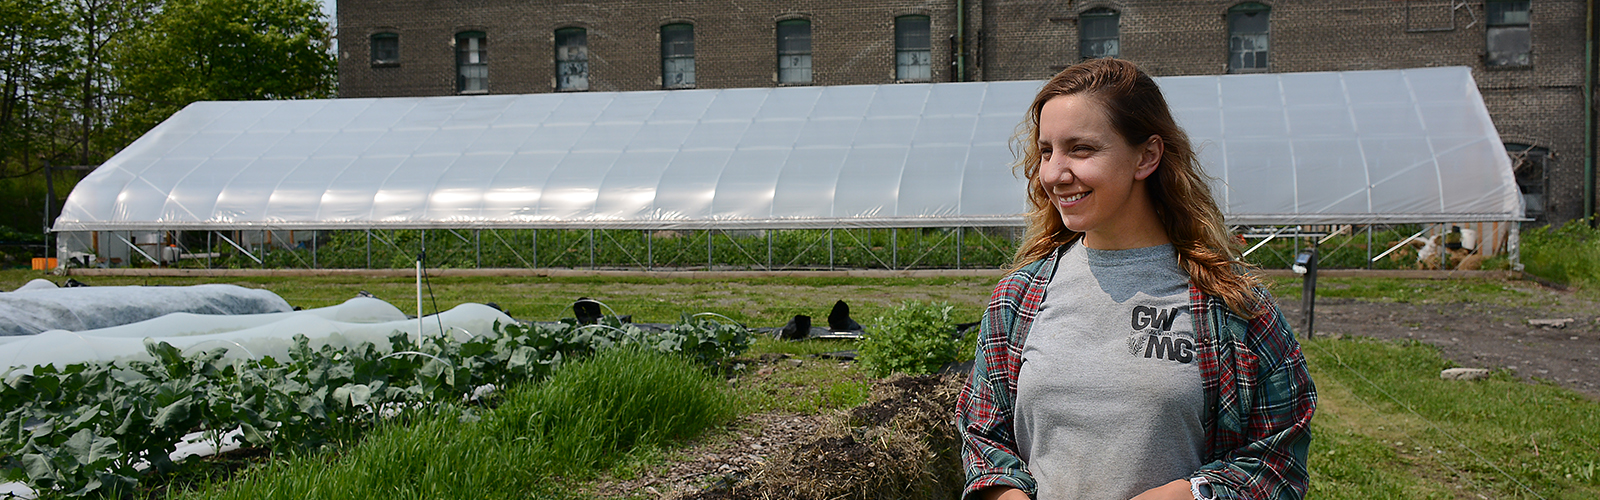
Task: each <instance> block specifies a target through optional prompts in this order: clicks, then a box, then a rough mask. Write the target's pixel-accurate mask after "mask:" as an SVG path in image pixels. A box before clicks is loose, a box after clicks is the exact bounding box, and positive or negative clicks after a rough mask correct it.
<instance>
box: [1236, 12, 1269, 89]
mask: <svg viewBox="0 0 1600 500" xmlns="http://www.w3.org/2000/svg"><path fill="white" fill-rule="evenodd" d="M1271 14H1272V13H1271V12H1270V11H1268V10H1267V7H1266V6H1265V5H1262V4H1258V3H1244V4H1239V5H1238V6H1235V7H1234V8H1232V9H1229V10H1228V71H1230V72H1252V71H1265V70H1266V69H1267V56H1268V53H1269V52H1268V50H1267V46H1268V39H1269V33H1270V30H1269V28H1270V26H1271V23H1270V17H1271Z"/></svg>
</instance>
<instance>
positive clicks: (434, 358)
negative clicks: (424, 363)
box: [378, 351, 456, 370]
mask: <svg viewBox="0 0 1600 500" xmlns="http://www.w3.org/2000/svg"><path fill="white" fill-rule="evenodd" d="M400 355H413V356H426V357H429V358H433V360H434V361H438V362H440V363H444V365H445V366H448V367H450V369H451V370H454V369H456V365H454V364H451V363H450V362H449V361H446V360H445V359H444V358H441V357H438V356H434V355H432V354H428V353H425V352H418V351H398V352H391V353H389V354H385V355H383V357H381V358H378V361H383V360H385V359H389V358H392V357H395V356H400Z"/></svg>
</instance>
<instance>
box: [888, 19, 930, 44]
mask: <svg viewBox="0 0 1600 500" xmlns="http://www.w3.org/2000/svg"><path fill="white" fill-rule="evenodd" d="M929 33H930V28H929V22H928V16H902V17H900V18H898V19H895V22H894V45H895V48H896V49H899V50H928V49H931V48H932V47H933V44H932V43H931V42H930V35H929Z"/></svg>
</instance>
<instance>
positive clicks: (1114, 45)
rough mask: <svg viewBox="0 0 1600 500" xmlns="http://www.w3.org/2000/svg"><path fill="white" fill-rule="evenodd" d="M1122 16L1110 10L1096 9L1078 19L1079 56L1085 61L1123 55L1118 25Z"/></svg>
mask: <svg viewBox="0 0 1600 500" xmlns="http://www.w3.org/2000/svg"><path fill="white" fill-rule="evenodd" d="M1119 21H1120V16H1119V15H1118V14H1117V12H1116V11H1113V10H1109V9H1095V10H1091V11H1088V12H1085V13H1083V15H1082V16H1079V18H1078V30H1079V33H1080V35H1079V37H1078V55H1080V56H1082V57H1083V58H1084V59H1094V58H1099V57H1117V56H1119V55H1121V40H1120V39H1119V37H1118V29H1117V23H1118V22H1119Z"/></svg>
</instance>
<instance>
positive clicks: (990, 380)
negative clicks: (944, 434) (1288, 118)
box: [956, 269, 1042, 500]
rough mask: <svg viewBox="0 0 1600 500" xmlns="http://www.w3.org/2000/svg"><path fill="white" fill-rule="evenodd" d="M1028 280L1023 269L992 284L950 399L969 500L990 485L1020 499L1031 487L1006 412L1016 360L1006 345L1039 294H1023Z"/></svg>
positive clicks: (1024, 321)
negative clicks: (969, 361) (967, 372)
mask: <svg viewBox="0 0 1600 500" xmlns="http://www.w3.org/2000/svg"><path fill="white" fill-rule="evenodd" d="M1032 281H1033V276H1032V274H1031V273H1029V272H1028V270H1027V269H1024V270H1023V271H1019V272H1017V273H1014V274H1012V275H1011V276H1008V277H1006V279H1005V280H1003V281H1001V282H1000V284H999V286H996V287H995V291H994V295H993V296H991V298H990V300H989V308H988V309H987V310H986V311H985V312H984V314H983V322H982V323H981V328H980V330H979V332H980V333H979V340H978V352H977V354H976V357H975V358H974V359H973V366H972V375H971V376H969V377H967V383H966V386H964V387H963V388H962V390H961V397H960V399H959V400H957V402H956V418H957V423H958V425H959V429H960V430H961V439H962V443H961V460H962V463H963V465H964V466H965V468H966V473H967V486H966V490H965V493H964V494H963V498H966V499H969V500H971V499H976V498H986V497H983V496H981V495H982V494H990V493H995V492H996V491H1001V490H998V489H992V490H991V488H994V487H1007V488H1014V489H1016V490H1018V491H1017V493H1018V494H1021V495H1022V496H1023V497H1024V498H1026V497H1028V496H1030V495H1031V494H1032V492H1033V491H1034V489H1035V487H1036V485H1035V483H1034V480H1033V476H1032V475H1030V474H1028V472H1027V466H1026V465H1024V464H1023V462H1022V459H1021V458H1019V457H1018V455H1017V452H1016V443H1017V440H1016V435H1015V434H1014V432H1013V421H1014V415H1013V413H1012V412H1013V409H1014V407H1015V400H1016V385H1015V381H1016V376H1017V371H1018V370H1019V369H1020V366H1019V363H1020V362H1021V360H1020V359H1018V357H1017V352H1016V350H1014V349H1012V343H1013V342H1017V341H1018V340H1017V339H1016V338H1015V337H1019V336H1021V335H1022V333H1020V332H1019V331H1018V330H1019V329H1025V328H1026V327H1027V326H1028V324H1029V323H1030V321H1031V316H1032V314H1033V313H1032V311H1036V310H1037V307H1035V306H1036V301H1037V300H1038V299H1040V298H1042V297H1032V296H1030V294H1028V293H1027V290H1028V289H1029V287H1030V285H1031V282H1032ZM1030 304H1032V305H1030ZM980 490H983V491H980ZM995 494H998V493H995Z"/></svg>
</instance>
